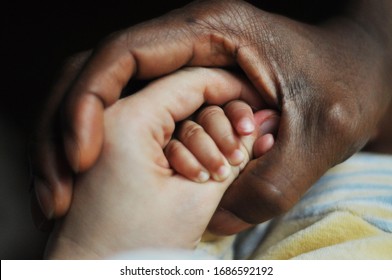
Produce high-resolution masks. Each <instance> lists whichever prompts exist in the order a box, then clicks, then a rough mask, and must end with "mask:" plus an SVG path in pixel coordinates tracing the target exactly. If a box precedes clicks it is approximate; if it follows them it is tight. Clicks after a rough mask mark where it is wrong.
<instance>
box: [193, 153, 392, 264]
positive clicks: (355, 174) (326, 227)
mask: <svg viewBox="0 0 392 280" xmlns="http://www.w3.org/2000/svg"><path fill="white" fill-rule="evenodd" d="M222 244H224V246H223V245H222ZM225 246H227V247H225ZM199 250H200V251H203V252H207V253H209V254H212V255H214V256H216V257H217V258H232V257H237V258H248V259H392V156H390V155H377V154H369V153H358V154H356V155H354V156H353V157H351V158H350V159H348V160H347V161H345V162H344V163H342V164H340V165H338V166H336V167H334V168H332V169H331V170H330V171H329V172H327V173H326V174H325V175H324V176H323V177H322V178H321V179H320V180H319V181H318V182H317V183H316V184H315V185H314V186H313V187H312V188H311V189H310V190H309V191H308V193H307V194H306V195H305V196H304V197H303V198H302V199H301V201H300V202H299V203H298V204H297V205H296V206H295V207H294V208H293V209H292V210H291V211H290V212H288V213H287V214H285V215H283V216H282V217H279V218H276V219H274V220H272V221H270V222H268V223H265V224H261V225H260V226H258V227H256V228H254V229H252V230H251V231H249V232H247V233H244V234H241V235H240V236H238V237H237V239H236V240H234V239H233V238H232V237H231V239H229V238H220V239H218V240H215V241H210V242H204V243H202V244H201V245H200V247H199Z"/></svg>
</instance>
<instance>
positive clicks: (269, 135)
mask: <svg viewBox="0 0 392 280" xmlns="http://www.w3.org/2000/svg"><path fill="white" fill-rule="evenodd" d="M278 122H279V116H278V115H277V113H276V112H275V111H273V110H267V109H263V110H260V111H257V112H255V113H254V112H253V111H252V108H251V107H250V106H249V105H248V104H247V103H245V102H243V101H239V100H236V101H232V102H230V103H228V104H227V105H225V106H224V107H223V108H221V107H219V106H208V107H206V108H204V109H203V110H202V111H201V112H200V113H198V114H197V115H196V116H195V118H194V120H186V121H184V122H183V123H182V124H181V125H180V126H179V128H178V130H177V138H176V139H172V140H171V141H170V142H169V143H168V145H167V146H166V148H165V155H166V157H167V159H168V161H169V164H170V166H171V167H172V168H173V169H174V170H175V171H176V172H177V173H179V174H181V175H183V176H184V177H186V178H188V179H190V180H193V181H195V182H199V183H203V182H206V181H208V180H209V179H210V178H212V179H214V180H215V181H224V180H225V179H227V177H228V176H229V174H230V170H231V169H230V165H231V166H239V167H240V170H242V169H243V168H244V166H245V163H246V162H248V161H249V160H250V159H252V158H254V157H260V156H262V155H263V154H265V153H266V152H267V151H268V150H269V149H271V147H272V146H273V144H274V135H275V134H276V131H277V127H278ZM252 140H253V141H254V144H253V150H247V149H246V146H248V147H249V145H244V144H245V141H252Z"/></svg>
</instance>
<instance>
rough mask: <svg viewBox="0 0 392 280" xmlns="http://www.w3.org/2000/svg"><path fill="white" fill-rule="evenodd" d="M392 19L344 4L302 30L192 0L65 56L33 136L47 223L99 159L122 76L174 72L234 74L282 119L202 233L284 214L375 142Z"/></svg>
mask: <svg viewBox="0 0 392 280" xmlns="http://www.w3.org/2000/svg"><path fill="white" fill-rule="evenodd" d="M391 13H392V3H391V1H387V0H383V1H367V0H361V1H347V2H346V3H345V7H344V9H342V12H341V13H340V14H339V15H335V16H333V17H330V18H328V20H324V21H321V22H318V23H317V24H306V23H302V22H300V21H296V20H293V19H289V18H287V17H284V16H281V15H278V14H272V13H269V12H266V11H264V10H261V9H259V8H256V7H255V6H252V5H250V4H248V3H246V2H244V1H234V0H229V1H217V0H215V1H197V2H194V3H192V4H190V5H188V6H186V7H184V8H183V9H179V10H176V11H173V12H172V13H169V14H167V15H165V16H163V17H161V18H158V19H155V20H152V21H150V22H146V23H143V24H140V25H137V26H134V27H131V28H129V29H126V30H122V31H119V32H117V33H114V34H112V35H111V36H109V37H108V38H106V39H105V40H103V41H102V42H101V44H99V45H98V46H97V47H96V48H95V49H94V50H93V51H92V52H89V53H85V54H81V55H79V56H78V57H76V58H74V59H72V60H70V62H69V63H68V66H66V67H65V69H64V75H62V76H61V77H60V79H59V81H58V83H56V84H55V86H54V88H53V94H52V98H51V100H49V102H48V110H46V112H45V114H44V115H43V118H42V119H43V121H42V122H41V124H40V125H39V128H38V130H37V131H39V133H38V135H39V137H37V139H36V141H35V142H34V143H33V146H32V165H33V168H34V172H35V175H36V181H35V189H36V192H37V197H38V200H39V201H40V205H41V208H42V209H43V210H44V213H45V215H46V217H48V218H53V217H60V216H62V215H64V214H65V213H66V212H67V210H68V209H69V205H70V201H71V197H72V184H73V182H72V174H73V172H81V171H85V170H88V169H89V168H90V167H91V166H92V165H93V163H94V162H95V161H96V160H97V158H98V157H99V155H100V153H101V150H102V141H103V137H104V130H103V114H104V110H105V108H108V107H110V106H111V104H113V103H114V102H115V101H116V100H117V99H118V98H119V96H120V93H121V91H122V89H123V88H124V87H125V86H126V84H127V83H128V81H129V79H130V78H143V79H145V78H153V77H157V76H160V75H163V74H166V73H169V72H171V71H174V70H175V69H178V68H180V67H182V66H184V65H188V66H219V67H220V66H230V67H237V68H238V69H241V71H243V72H244V73H245V75H246V76H247V78H248V79H249V80H250V81H251V82H252V83H253V85H254V86H255V87H256V89H257V90H258V92H259V95H260V99H261V100H262V101H263V102H264V103H266V104H268V105H269V106H270V108H271V109H275V110H278V111H279V112H280V115H281V119H280V123H279V129H278V133H277V139H276V142H275V145H274V147H273V148H272V150H271V151H270V152H269V153H268V154H267V155H266V156H264V157H262V158H260V159H256V160H254V161H251V162H250V163H249V164H248V166H247V167H246V169H245V170H244V172H243V173H242V174H241V176H240V177H239V178H238V180H236V181H235V182H234V183H233V184H232V186H231V187H230V188H229V189H228V191H227V192H226V193H225V196H224V197H223V199H222V202H221V204H220V206H221V208H220V209H221V211H218V212H217V213H216V214H215V216H214V217H213V219H212V222H211V224H210V229H211V230H212V231H214V232H215V233H220V234H232V233H235V232H239V231H241V230H243V229H245V228H247V227H249V226H250V225H252V224H256V223H260V222H262V221H265V220H268V219H270V218H272V217H274V216H277V215H279V214H282V213H284V212H286V211H287V210H289V209H290V208H291V207H292V206H293V205H294V204H295V203H296V202H297V201H298V199H299V198H300V197H301V196H302V195H303V194H304V193H305V192H306V190H308V189H309V188H310V187H311V185H312V184H313V183H314V182H315V181H316V180H317V179H318V178H319V177H320V176H322V174H324V172H325V171H326V170H328V169H329V168H330V167H332V166H334V165H336V164H337V163H340V162H342V161H343V160H345V159H346V158H347V157H349V156H351V155H352V154H353V153H355V152H356V151H358V150H359V149H361V148H362V147H363V146H364V145H365V143H366V142H367V141H368V140H369V138H370V137H371V136H372V135H374V133H375V128H376V127H377V125H378V124H379V122H380V120H381V119H382V117H383V115H384V113H385V111H386V109H387V106H388V104H389V103H390V100H391V93H392V85H391V79H390V78H389V77H390V73H391V72H392V66H391V60H392V59H391V53H392V52H391V45H392V43H391V41H392V39H391V33H390V30H391V28H392V22H391V18H392V17H391V16H390V15H391ZM157 62H159V63H157ZM157 65H159V67H157ZM72 81H73V82H72ZM64 96H65V98H64V99H63V97H64ZM157 98H159V97H158V95H157ZM59 115H60V116H59ZM60 120H61V121H60ZM60 124H61V125H60ZM59 128H61V129H63V130H64V131H65V133H64V134H63V135H62V137H60V138H59V133H58V130H59ZM53 136H55V137H53ZM293 159H295V160H293Z"/></svg>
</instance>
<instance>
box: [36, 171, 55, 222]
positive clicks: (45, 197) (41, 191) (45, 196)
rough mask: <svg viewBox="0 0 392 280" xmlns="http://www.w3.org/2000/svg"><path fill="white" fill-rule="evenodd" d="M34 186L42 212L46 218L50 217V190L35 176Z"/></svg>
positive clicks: (52, 210)
mask: <svg viewBox="0 0 392 280" xmlns="http://www.w3.org/2000/svg"><path fill="white" fill-rule="evenodd" d="M34 188H35V192H36V194H37V199H38V203H39V205H40V207H41V209H42V212H43V214H44V215H45V216H46V218H47V219H49V220H50V219H52V218H53V212H54V206H53V194H52V191H51V190H50V189H49V187H48V186H47V185H46V184H44V183H43V182H42V181H41V180H40V179H37V178H35V179H34Z"/></svg>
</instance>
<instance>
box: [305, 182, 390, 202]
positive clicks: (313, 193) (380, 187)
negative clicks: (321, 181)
mask: <svg viewBox="0 0 392 280" xmlns="http://www.w3.org/2000/svg"><path fill="white" fill-rule="evenodd" d="M368 190H369V191H372V192H375V191H378V192H379V191H386V192H388V191H389V192H391V193H392V185H385V184H377V183H373V184H368V183H341V184H334V185H329V186H321V185H320V186H317V185H315V186H313V187H312V189H311V190H310V191H309V192H308V193H307V194H305V195H304V197H303V198H302V199H301V201H307V200H309V199H313V198H316V197H318V196H321V195H323V196H328V195H332V194H333V193H335V192H351V193H353V191H358V192H361V193H363V192H364V191H368ZM354 194H355V193H354Z"/></svg>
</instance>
